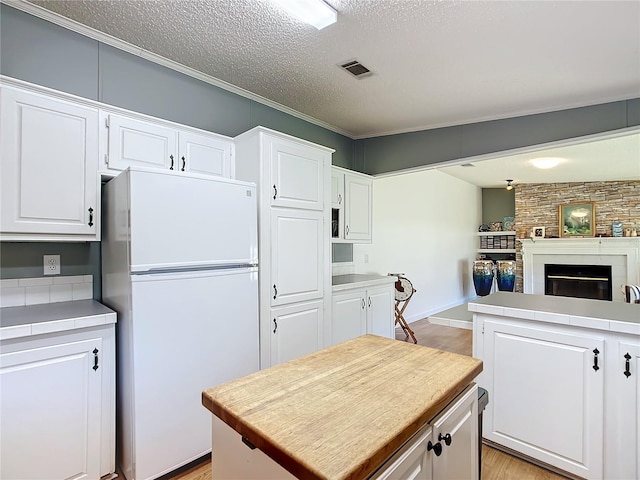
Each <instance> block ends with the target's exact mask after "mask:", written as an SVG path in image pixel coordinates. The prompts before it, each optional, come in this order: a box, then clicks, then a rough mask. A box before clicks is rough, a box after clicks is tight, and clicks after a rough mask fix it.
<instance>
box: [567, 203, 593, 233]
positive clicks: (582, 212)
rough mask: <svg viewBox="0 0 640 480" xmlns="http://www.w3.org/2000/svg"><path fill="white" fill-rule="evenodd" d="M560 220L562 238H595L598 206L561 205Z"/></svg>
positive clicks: (589, 204)
mask: <svg viewBox="0 0 640 480" xmlns="http://www.w3.org/2000/svg"><path fill="white" fill-rule="evenodd" d="M558 219H559V226H558V230H559V232H560V237H594V236H595V234H596V204H595V203H594V202H582V203H565V204H564V205H560V211H559V212H558Z"/></svg>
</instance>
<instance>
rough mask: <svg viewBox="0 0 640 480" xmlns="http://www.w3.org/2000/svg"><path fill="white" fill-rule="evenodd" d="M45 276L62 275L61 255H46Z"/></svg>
mask: <svg viewBox="0 0 640 480" xmlns="http://www.w3.org/2000/svg"><path fill="white" fill-rule="evenodd" d="M44 274H45V275H60V255H44Z"/></svg>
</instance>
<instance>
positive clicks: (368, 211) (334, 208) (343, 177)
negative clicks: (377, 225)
mask: <svg viewBox="0 0 640 480" xmlns="http://www.w3.org/2000/svg"><path fill="white" fill-rule="evenodd" d="M372 214H373V178H371V177H370V176H368V175H364V174H361V173H357V172H352V171H350V170H346V169H343V168H340V167H332V169H331V240H332V241H333V242H349V243H369V242H371V240H372V234H371V231H372V227H371V225H372V223H373V219H372Z"/></svg>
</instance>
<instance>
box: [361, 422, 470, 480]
mask: <svg viewBox="0 0 640 480" xmlns="http://www.w3.org/2000/svg"><path fill="white" fill-rule="evenodd" d="M432 437H433V432H432V429H431V426H430V425H426V426H425V427H423V428H422V429H420V430H419V431H418V433H416V434H415V435H414V436H413V437H412V438H410V439H409V440H408V441H407V443H405V444H404V445H403V446H402V447H400V449H399V450H398V451H397V452H396V453H395V454H393V456H392V457H391V458H390V459H389V460H387V461H386V462H385V463H384V464H383V465H382V466H381V467H380V469H379V470H378V471H377V472H375V473H374V474H373V475H372V476H371V480H431V479H432V478H434V479H435V478H436V477H435V476H433V474H432V463H433V458H432V455H431V454H430V453H429V450H427V447H428V444H429V443H431V442H433V440H432ZM444 479H448V480H454V479H455V480H458V479H457V477H443V480H444Z"/></svg>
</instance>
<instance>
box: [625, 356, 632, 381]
mask: <svg viewBox="0 0 640 480" xmlns="http://www.w3.org/2000/svg"><path fill="white" fill-rule="evenodd" d="M624 358H625V362H624V369H625V370H624V376H625V377H627V378H629V377H630V376H631V364H630V363H629V360H631V355H629V352H627V353H626V355H625V356H624Z"/></svg>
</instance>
